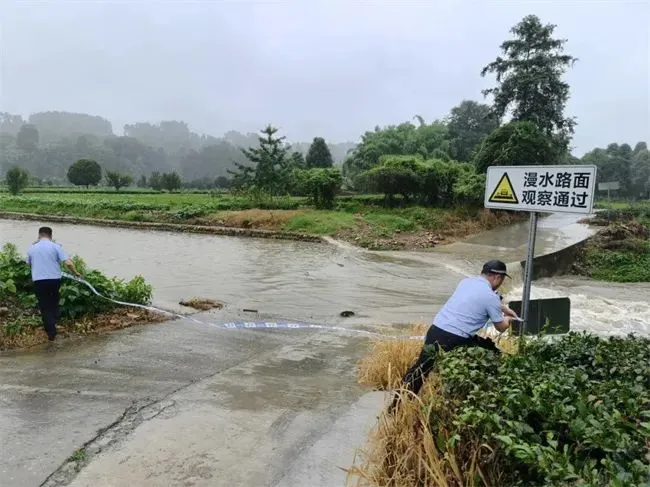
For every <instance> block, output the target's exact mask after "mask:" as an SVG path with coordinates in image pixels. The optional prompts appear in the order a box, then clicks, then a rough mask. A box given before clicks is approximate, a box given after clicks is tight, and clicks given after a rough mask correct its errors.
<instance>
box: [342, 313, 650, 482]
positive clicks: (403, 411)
mask: <svg viewBox="0 0 650 487" xmlns="http://www.w3.org/2000/svg"><path fill="white" fill-rule="evenodd" d="M414 331H415V332H417V333H422V331H423V327H421V326H419V327H417V328H416V329H415V330H414ZM496 341H497V344H498V346H499V347H500V348H501V349H502V350H503V351H506V352H510V353H512V356H510V355H507V356H504V357H501V358H499V359H497V357H496V356H494V355H493V354H492V353H490V352H487V351H485V350H480V349H464V350H455V351H453V352H449V353H439V355H438V356H437V358H436V367H435V369H434V371H432V373H431V374H430V376H429V377H428V379H427V381H425V385H424V387H423V389H422V390H421V391H420V394H419V396H416V395H414V394H412V393H410V392H409V391H406V390H404V389H401V388H399V387H400V377H401V376H402V375H403V373H404V372H405V370H406V368H407V367H408V366H410V364H411V363H412V361H413V360H414V359H415V356H416V355H417V353H419V351H420V347H421V343H419V342H418V341H415V342H413V343H411V342H406V341H404V342H391V341H386V342H376V343H374V344H373V345H372V347H371V349H370V352H369V354H368V356H367V357H365V358H364V359H363V360H362V361H361V362H360V363H359V380H360V382H362V383H364V384H368V385H371V386H373V387H375V388H378V389H389V388H397V389H396V390H395V393H396V394H398V395H399V396H400V399H401V401H400V404H399V406H398V407H397V408H395V409H392V410H389V409H385V410H384V411H383V412H381V413H380V415H379V417H378V422H377V424H376V426H375V428H374V429H373V431H372V432H371V434H370V437H369V439H368V442H367V444H366V445H365V447H364V448H362V449H361V450H359V451H358V453H357V456H356V457H355V460H354V465H353V466H352V467H351V468H349V469H348V470H347V471H348V477H347V486H348V487H379V486H382V487H383V486H391V487H425V486H427V487H428V486H433V487H437V486H444V487H447V486H453V487H460V486H463V487H470V486H471V487H473V486H494V487H501V486H524V485H525V486H536V487H541V486H547V485H554V486H555V485H558V486H560V485H562V486H568V485H584V486H591V487H596V486H601V485H609V486H621V487H622V486H627V485H630V486H631V485H646V484H644V483H643V480H644V479H645V480H646V481H647V479H648V478H650V422H648V420H650V409H648V405H650V382H648V377H650V365H649V364H650V340H648V339H646V338H639V337H632V336H630V337H627V338H618V337H612V338H608V339H603V338H600V337H597V336H594V335H590V334H586V333H582V334H577V333H569V334H568V335H564V336H563V337H562V338H560V339H559V340H553V341H546V340H526V347H525V349H522V350H521V351H519V350H518V348H519V343H518V340H517V339H516V338H513V337H509V336H506V337H504V338H503V339H501V340H499V339H497V340H496ZM391 399H392V397H391Z"/></svg>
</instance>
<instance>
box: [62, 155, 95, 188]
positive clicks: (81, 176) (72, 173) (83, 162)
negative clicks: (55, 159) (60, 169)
mask: <svg viewBox="0 0 650 487" xmlns="http://www.w3.org/2000/svg"><path fill="white" fill-rule="evenodd" d="M68 180H69V181H70V182H71V183H72V184H74V185H75V186H85V187H86V188H87V187H88V186H97V185H98V184H99V182H100V181H101V180H102V168H101V166H100V165H99V164H98V163H97V161H94V160H92V159H79V160H78V161H77V162H75V163H74V164H72V165H71V166H70V167H69V168H68Z"/></svg>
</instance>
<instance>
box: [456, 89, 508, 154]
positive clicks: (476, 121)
mask: <svg viewBox="0 0 650 487" xmlns="http://www.w3.org/2000/svg"><path fill="white" fill-rule="evenodd" d="M498 126H499V122H498V121H497V119H496V117H495V116H494V115H493V114H492V111H491V109H490V106H489V105H484V104H482V103H477V102H475V101H473V100H463V101H462V102H461V103H460V105H458V106H457V107H454V108H452V109H451V113H450V114H449V118H448V120H447V128H448V130H449V137H450V138H451V139H452V144H453V152H454V154H453V155H454V159H456V160H458V161H462V162H466V161H469V160H470V159H471V156H472V153H473V152H474V151H475V150H476V149H477V148H478V145H479V144H480V142H481V141H482V140H483V139H484V138H485V137H487V136H488V135H489V134H490V133H491V132H492V131H493V130H494V129H496V128H497V127H498Z"/></svg>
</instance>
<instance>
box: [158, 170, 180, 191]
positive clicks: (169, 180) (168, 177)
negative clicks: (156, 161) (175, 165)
mask: <svg viewBox="0 0 650 487" xmlns="http://www.w3.org/2000/svg"><path fill="white" fill-rule="evenodd" d="M160 181H161V184H162V187H163V188H165V189H166V190H167V191H169V192H170V193H171V192H172V191H174V190H175V189H181V185H182V183H181V177H180V176H179V175H178V174H177V173H176V172H173V171H172V172H170V173H165V174H163V175H162V176H161V177H160Z"/></svg>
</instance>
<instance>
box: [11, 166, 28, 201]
mask: <svg viewBox="0 0 650 487" xmlns="http://www.w3.org/2000/svg"><path fill="white" fill-rule="evenodd" d="M28 184H29V175H28V174H27V171H25V170H24V169H22V168H20V167H12V168H11V169H9V170H8V171H7V187H8V188H9V192H10V193H11V194H13V195H17V194H18V193H20V192H21V191H23V190H24V189H25V188H26V187H27V185H28Z"/></svg>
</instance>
